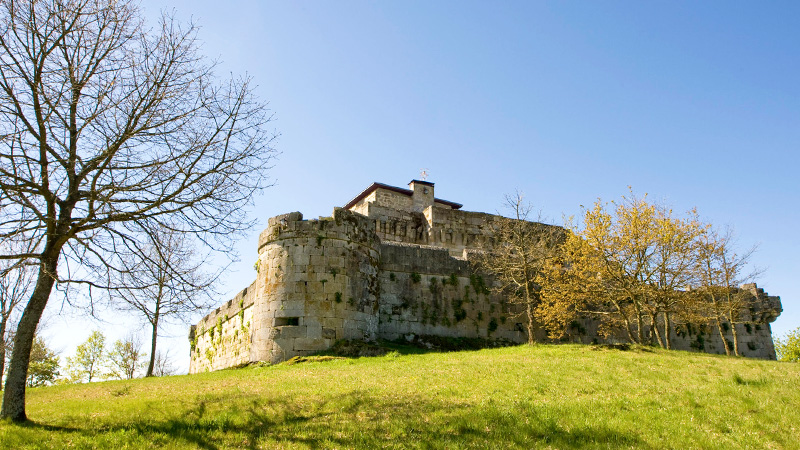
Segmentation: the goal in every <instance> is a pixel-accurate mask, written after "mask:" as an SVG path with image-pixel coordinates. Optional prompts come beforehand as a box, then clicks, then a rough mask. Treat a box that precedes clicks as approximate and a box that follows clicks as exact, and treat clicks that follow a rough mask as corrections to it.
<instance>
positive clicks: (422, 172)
mask: <svg viewBox="0 0 800 450" xmlns="http://www.w3.org/2000/svg"><path fill="white" fill-rule="evenodd" d="M419 177H420V179H422V181H426V180H427V179H428V169H419Z"/></svg>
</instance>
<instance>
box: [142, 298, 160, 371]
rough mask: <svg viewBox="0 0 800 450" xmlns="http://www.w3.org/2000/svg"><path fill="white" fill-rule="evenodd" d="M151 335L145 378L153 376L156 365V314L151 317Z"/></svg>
mask: <svg viewBox="0 0 800 450" xmlns="http://www.w3.org/2000/svg"><path fill="white" fill-rule="evenodd" d="M152 325H153V334H152V336H151V339H150V363H149V364H148V365H147V373H146V374H145V375H144V376H145V377H152V376H153V367H154V366H155V363H156V338H158V313H156V314H155V315H154V316H153V322H152Z"/></svg>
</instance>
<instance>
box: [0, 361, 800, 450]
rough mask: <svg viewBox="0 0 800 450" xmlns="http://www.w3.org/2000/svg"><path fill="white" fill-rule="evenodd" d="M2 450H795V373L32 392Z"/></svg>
mask: <svg viewBox="0 0 800 450" xmlns="http://www.w3.org/2000/svg"><path fill="white" fill-rule="evenodd" d="M28 415H29V417H30V419H31V420H32V422H31V423H30V424H26V425H16V424H12V423H9V422H0V448H13V449H42V448H47V449H50V448H99V449H105V448H108V449H125V448H163V449H184V448H200V449H223V448H253V449H255V448H269V449H272V448H287V449H288V448H426V449H427V448H447V449H452V448H476V449H484V448H524V449H528V448H576V449H584V448H703V449H706V448H712V449H713V448H719V449H730V448H759V449H760V448H775V449H789V448H800V442H799V441H798V439H800V424H798V420H797V419H798V415H800V365H799V364H789V363H778V362H771V361H755V360H749V359H741V358H728V357H721V356H712V355H705V354H697V353H685V352H667V351H661V350H650V349H647V350H632V351H618V350H606V349H603V350H593V349H592V348H591V347H588V346H575V345H560V346H549V345H538V346H535V347H527V346H521V347H510V348H503V349H492V350H481V351H470V352H457V353H428V354H416V355H398V354H397V353H393V354H390V355H388V356H382V357H375V358H360V359H337V360H331V361H325V362H306V363H302V364H294V365H285V364H283V365H278V366H272V367H261V368H246V369H239V370H227V371H220V372H214V373H206V374H201V375H192V376H175V377H168V378H152V379H143V380H132V381H112V382H104V383H92V384H86V385H74V386H55V387H47V388H37V389H30V390H29V391H28Z"/></svg>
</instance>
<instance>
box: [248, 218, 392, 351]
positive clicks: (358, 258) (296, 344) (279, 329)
mask: <svg viewBox="0 0 800 450" xmlns="http://www.w3.org/2000/svg"><path fill="white" fill-rule="evenodd" d="M378 246H379V242H378V239H377V236H376V235H375V233H374V228H373V224H372V222H371V221H369V220H368V219H366V218H365V217H363V216H361V215H358V214H355V213H352V212H350V211H346V210H342V209H336V210H335V211H334V214H333V217H330V218H323V219H319V220H307V221H306V220H302V215H301V214H300V213H291V214H287V215H283V216H278V217H274V218H272V219H270V221H269V227H268V228H267V229H266V230H265V231H264V232H263V233H262V234H261V237H260V239H259V263H258V264H259V273H258V280H257V284H256V302H255V306H254V308H255V309H254V313H255V320H254V321H253V346H252V351H251V359H252V360H253V361H271V362H277V361H282V360H285V359H288V358H291V357H293V356H296V355H306V354H310V353H313V352H317V351H320V350H324V349H326V348H328V347H330V346H331V345H332V344H333V342H334V341H336V340H337V339H374V338H375V336H376V335H377V328H378V324H377V315H376V312H377V301H378V287H377V271H378V269H377V263H378V260H379V252H378Z"/></svg>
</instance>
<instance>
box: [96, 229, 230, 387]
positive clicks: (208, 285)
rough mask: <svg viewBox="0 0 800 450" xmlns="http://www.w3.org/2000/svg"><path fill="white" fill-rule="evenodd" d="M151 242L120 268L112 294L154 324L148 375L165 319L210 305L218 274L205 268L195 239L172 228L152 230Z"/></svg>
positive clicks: (122, 303)
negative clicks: (195, 248) (160, 329)
mask: <svg viewBox="0 0 800 450" xmlns="http://www.w3.org/2000/svg"><path fill="white" fill-rule="evenodd" d="M148 237H149V239H150V243H149V244H147V245H146V246H145V247H144V248H143V252H141V253H139V254H135V255H131V256H132V259H131V260H129V261H128V263H129V267H126V269H125V270H124V271H122V272H119V274H118V275H119V280H118V283H117V284H118V286H119V287H118V288H116V289H114V290H113V291H112V297H113V298H116V299H119V300H121V302H120V306H121V307H124V308H127V309H130V310H133V311H136V312H138V313H140V314H141V315H143V316H144V318H145V319H146V320H147V322H148V324H149V325H150V330H151V333H150V336H151V338H150V361H149V363H148V366H147V372H146V374H145V376H146V377H150V376H153V370H154V366H155V363H156V355H157V351H156V342H157V339H158V331H159V327H160V326H162V325H163V324H164V321H165V320H170V319H183V318H187V317H188V316H189V315H190V314H191V313H194V312H197V311H200V310H204V309H207V308H208V306H209V304H210V302H211V300H212V298H213V297H212V295H211V294H212V293H213V284H214V282H215V281H216V279H217V276H216V274H209V273H206V272H204V271H203V267H206V266H208V264H206V263H205V260H204V258H200V259H196V252H195V250H194V246H193V245H192V243H191V241H189V240H188V239H187V237H186V236H185V235H182V234H179V233H176V232H174V231H172V230H170V229H168V228H163V227H159V228H155V229H153V230H150V231H149V233H148Z"/></svg>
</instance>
